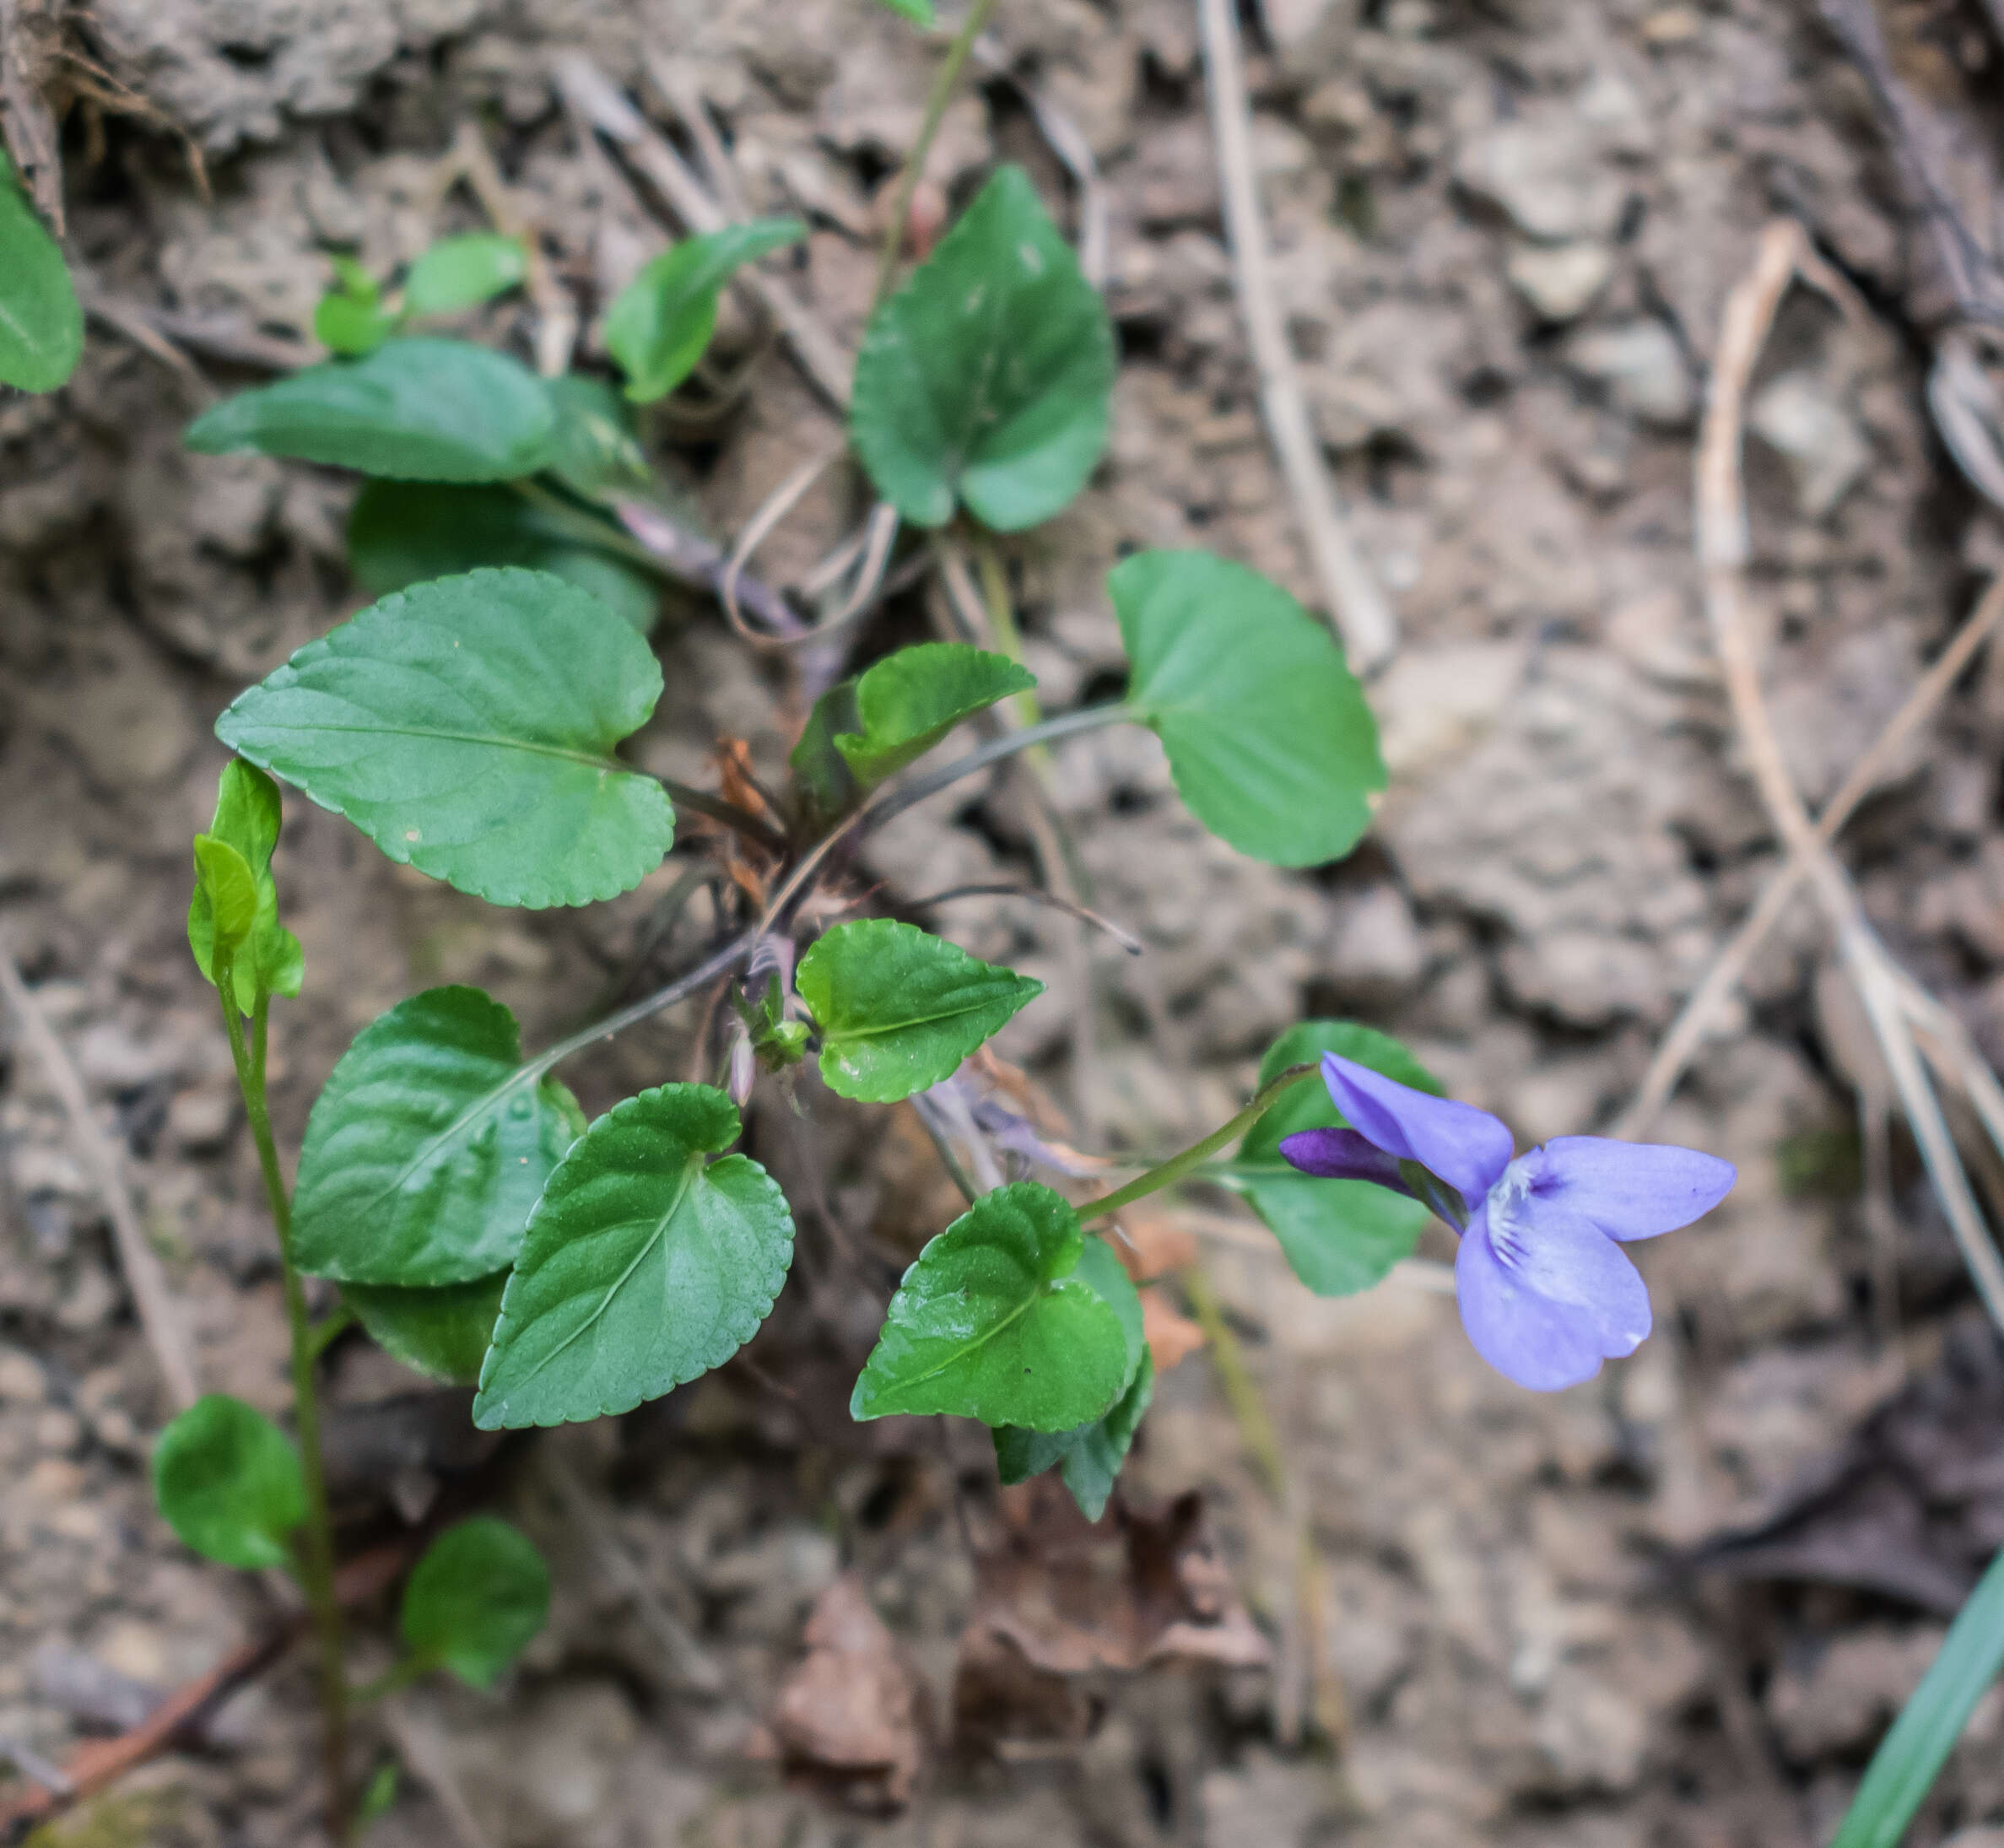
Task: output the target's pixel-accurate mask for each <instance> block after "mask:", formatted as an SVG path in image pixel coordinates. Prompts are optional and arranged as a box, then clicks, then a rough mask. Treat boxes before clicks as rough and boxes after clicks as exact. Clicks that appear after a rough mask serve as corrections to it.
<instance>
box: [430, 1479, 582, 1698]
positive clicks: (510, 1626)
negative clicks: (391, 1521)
mask: <svg viewBox="0 0 2004 1848" xmlns="http://www.w3.org/2000/svg"><path fill="white" fill-rule="evenodd" d="M548 1615H549V1568H548V1566H547V1565H545V1564H543V1555H542V1554H540V1553H538V1552H537V1550H536V1548H535V1544H534V1543H533V1542H532V1541H531V1540H530V1538H529V1537H528V1536H527V1534H525V1533H524V1532H522V1531H521V1529H520V1528H519V1527H513V1526H510V1525H509V1524H508V1523H507V1522H506V1521H499V1520H496V1519H495V1518H494V1516H492V1515H475V1516H473V1518H472V1519H471V1520H470V1521H460V1522H459V1523H457V1524H456V1526H451V1527H448V1528H446V1531H445V1532H443V1533H441V1534H440V1536H439V1537H438V1538H437V1539H435V1540H434V1541H433V1542H432V1543H431V1544H430V1545H429V1547H427V1548H425V1549H424V1558H423V1559H419V1561H418V1563H417V1564H416V1565H415V1566H414V1567H413V1569H412V1571H411V1575H410V1577H409V1578H408V1580H407V1581H405V1583H404V1587H403V1604H402V1608H401V1609H400V1610H399V1612H398V1613H397V1628H398V1629H400V1630H401V1631H402V1633H403V1640H404V1645H405V1646H406V1647H407V1648H408V1650H409V1651H410V1652H411V1654H412V1655H413V1656H415V1657H416V1658H417V1659H418V1660H419V1662H424V1663H426V1664H427V1665H429V1667H435V1668H443V1669H446V1671H448V1672H450V1673H452V1674H455V1675H456V1676H458V1678H460V1679H461V1680H462V1681H463V1682H464V1683H466V1684H467V1686H468V1687H469V1688H491V1687H493V1686H494V1683H496V1682H497V1681H499V1680H500V1678H501V1677H502V1675H503V1674H504V1673H505V1672H506V1670H507V1667H508V1665H509V1664H510V1662H513V1661H514V1660H515V1658H516V1656H519V1655H521V1652H522V1651H524V1650H525V1649H527V1647H528V1646H529V1645H530V1643H531V1642H532V1640H534V1638H535V1635H536V1633H537V1630H539V1629H542V1628H543V1619H544V1618H547V1617H548Z"/></svg>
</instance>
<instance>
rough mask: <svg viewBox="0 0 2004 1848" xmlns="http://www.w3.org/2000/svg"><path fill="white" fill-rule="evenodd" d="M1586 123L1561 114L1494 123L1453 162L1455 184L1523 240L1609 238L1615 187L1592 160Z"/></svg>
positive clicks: (1616, 207)
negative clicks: (1499, 216) (1502, 218)
mask: <svg viewBox="0 0 2004 1848" xmlns="http://www.w3.org/2000/svg"><path fill="white" fill-rule="evenodd" d="M1597 151H1598V150H1597V149H1596V147H1595V146H1594V144H1593V138H1592V137H1591V134H1590V132H1588V130H1587V128H1586V126H1585V124H1583V123H1581V122H1579V121H1578V120H1576V119H1575V118H1574V117H1571V116H1555V117H1551V118H1548V119H1544V120H1537V121H1533V120H1530V119H1519V120H1517V121H1514V122H1502V123H1499V125H1498V126H1497V127H1494V128H1492V129H1491V130H1490V131H1489V132H1488V134H1486V135H1483V136H1482V137H1480V138H1478V139H1477V140H1475V141H1472V142H1471V143H1469V144H1468V146H1467V148H1465V149H1463V150H1462V152H1461V158H1460V159H1458V160H1457V161H1456V163H1455V178H1456V180H1457V181H1459V182H1460V183H1461V186H1462V188H1463V189H1464V190H1465V191H1467V192H1471V193H1472V194H1474V195H1475V197H1477V198H1479V199H1483V200H1486V201H1487V202H1488V203H1489V204H1491V205H1494V207H1496V208H1497V209H1498V210H1499V211H1500V212H1502V213H1504V214H1505V215H1506V216H1507V217H1508V218H1509V219H1510V221H1511V223H1512V224H1515V226H1516V227H1517V229H1518V230H1521V232H1523V234H1524V235H1526V237H1530V238H1535V239H1537V240H1538V241H1539V242H1540V243H1544V244H1561V243H1566V242H1569V241H1570V240H1574V239H1578V238H1604V237H1607V236H1610V235H1612V233H1613V230H1614V228H1615V224H1616V223H1617V221H1618V219H1620V217H1621V207H1622V197H1623V189H1622V186H1621V183H1620V181H1618V179H1617V178H1616V177H1615V176H1614V175H1612V173H1609V172H1608V171H1607V170H1606V169H1604V168H1603V167H1602V166H1601V165H1599V164H1598V161H1597V159H1596V154H1597Z"/></svg>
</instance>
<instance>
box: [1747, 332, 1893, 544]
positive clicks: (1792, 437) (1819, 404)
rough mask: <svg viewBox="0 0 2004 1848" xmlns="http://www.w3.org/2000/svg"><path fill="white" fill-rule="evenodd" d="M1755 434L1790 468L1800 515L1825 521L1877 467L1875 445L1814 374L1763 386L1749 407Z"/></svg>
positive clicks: (1801, 373)
mask: <svg viewBox="0 0 2004 1848" xmlns="http://www.w3.org/2000/svg"><path fill="white" fill-rule="evenodd" d="M1747 427H1748V428H1749V429H1750V430H1752V431H1753V434H1754V435H1756V436H1758V437H1759V438H1760V440H1762V441H1763V442H1764V443H1765V444H1767V446H1769V448H1770V449H1772V450H1774V451H1775V453H1776V454H1778V455H1779V456H1780V457H1781V459H1782V460H1783V461H1784V462H1786V463H1787V464H1788V472H1789V474H1790V476H1791V478H1792V479H1793V480H1794V482H1795V488H1796V511H1797V512H1799V513H1800V514H1801V516H1802V517H1803V518H1804V519H1805V520H1821V519H1823V517H1824V516H1826V515H1827V514H1828V513H1829V512H1830V511H1832V510H1833V509H1834V507H1835V506H1836V505H1837V503H1838V502H1839V501H1840V500H1843V499H1844V497H1845V495H1846V494H1849V493H1850V490H1851V489H1853V488H1854V487H1855V486H1856V485H1857V484H1858V483H1859V481H1860V480H1861V479H1862V478H1863V477H1864V474H1865V472H1866V469H1868V468H1869V467H1871V466H1872V446H1871V445H1870V444H1869V443H1868V442H1867V441H1866V439H1865V433H1864V432H1863V431H1862V430H1860V429H1859V427H1858V423H1857V419H1855V418H1854V417H1853V416H1852V415H1851V414H1850V412H1849V411H1847V410H1846V409H1845V408H1844V406H1843V405H1841V404H1839V403H1838V402H1837V400H1836V399H1835V398H1834V397H1833V396H1832V395H1831V393H1830V392H1829V390H1828V387H1827V386H1825V384H1824V383H1823V380H1822V379H1820V378H1819V377H1818V376H1817V375H1816V374H1815V373H1814V372H1813V371H1810V370H1807V369H1803V370H1796V371H1793V372H1784V373H1782V374H1781V375H1780V376H1779V377H1777V378H1774V379H1770V380H1769V381H1768V382H1767V384H1765V385H1764V386H1762V387H1761V389H1760V391H1759V392H1758V395H1757V396H1756V397H1755V398H1754V400H1753V403H1752V404H1750V405H1749V406H1748V407H1747Z"/></svg>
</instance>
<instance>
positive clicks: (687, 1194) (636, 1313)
mask: <svg viewBox="0 0 2004 1848" xmlns="http://www.w3.org/2000/svg"><path fill="white" fill-rule="evenodd" d="M737 1131H738V1121H737V1106H736V1105H733V1104H732V1101H731V1100H730V1099H729V1098H727V1096H725V1094H723V1093H722V1092H721V1091H719V1090H716V1089H712V1088H711V1087H710V1086H709V1085H707V1084H664V1085H662V1086H660V1087H659V1088H658V1089H655V1090H651V1091H643V1092H641V1093H640V1095H639V1096H638V1097H629V1098H628V1099H627V1100H626V1101H625V1102H624V1104H620V1105H616V1106H615V1107H614V1108H613V1110H612V1112H611V1113H610V1114H609V1115H608V1116H602V1117H600V1118H599V1119H598V1121H597V1122H595V1123H594V1124H592V1126H591V1128H590V1129H588V1130H587V1131H586V1132H585V1135H584V1137H583V1138H582V1139H581V1141H580V1142H579V1143H578V1144H577V1146H576V1147H575V1148H573V1149H572V1150H571V1151H570V1154H568V1155H566V1156H565V1157H564V1161H563V1163H562V1164H561V1165H560V1166H559V1168H558V1170H557V1171H556V1172H555V1173H554V1174H553V1175H551V1176H550V1177H549V1182H548V1186H545V1187H544V1189H543V1198H542V1199H541V1201H539V1202H537V1208H536V1212H535V1215H534V1217H533V1218H531V1219H530V1221H529V1232H528V1236H527V1239H525V1240H523V1242H522V1249H521V1256H520V1257H518V1258H517V1259H516V1264H515V1274H514V1275H513V1276H512V1277H511V1278H509V1280H508V1292H507V1294H506V1295H505V1297H504V1298H503V1299H502V1302H501V1319H500V1323H499V1324H498V1325H497V1326H496V1327H495V1329H494V1345H493V1347H492V1348H489V1350H488V1355H487V1364H486V1365H485V1367H484V1368H483V1369H482V1370H481V1375H480V1396H479V1397H478V1398H477V1399H476V1400H475V1401H474V1402H473V1422H474V1424H477V1425H478V1426H479V1427H480V1429H482V1430H484V1431H491V1430H495V1429H503V1428H511V1427H515V1426H520V1425H527V1424H564V1423H565V1422H567V1421H570V1420H574V1419H581V1418H598V1417H602V1416H611V1415H613V1414H615V1413H621V1412H630V1411H631V1410H632V1409H633V1408H634V1407H635V1406H636V1405H638V1404H640V1402H641V1401H642V1400H643V1399H657V1398H659V1397H661V1396H662V1393H664V1392H667V1391H670V1390H671V1389H672V1388H673V1387H675V1386H680V1385H682V1384H683V1382H684V1381H689V1380H693V1379H694V1378H695V1377H696V1376H697V1375H699V1374H702V1373H707V1372H708V1371H709V1370H710V1368H712V1367H715V1366H721V1364H723V1363H724V1362H725V1361H726V1360H727V1359H730V1358H731V1356H732V1354H735V1353H737V1350H738V1349H739V1348H741V1347H743V1345H744V1343H746V1342H748V1340H750V1339H751V1337H752V1335H753V1333H754V1332H755V1331H756V1330H757V1328H758V1327H759V1323H760V1322H762V1321H764V1320H765V1318H766V1316H768V1315H770V1313H771V1311H772V1305H773V1301H774V1299H775V1297H777V1296H778V1294H779V1292H780V1286H781V1283H784V1282H785V1280H786V1267H787V1266H788V1265H789V1264H790V1263H791V1262H792V1259H793V1216H792V1214H791V1213H789V1212H788V1211H787V1209H786V1197H785V1196H784V1195H783V1194H782V1193H781V1191H780V1189H779V1184H778V1183H777V1182H776V1181H774V1180H773V1178H772V1177H771V1175H769V1174H767V1173H766V1171H765V1170H764V1169H763V1168H761V1167H760V1166H759V1164H758V1163H757V1162H755V1161H754V1160H752V1159H750V1158H749V1157H748V1156H745V1155H726V1156H724V1157H723V1159H721V1160H720V1161H708V1160H706V1159H705V1157H706V1156H708V1155H710V1154H716V1153H717V1152H719V1151H721V1150H722V1149H725V1148H729V1147H730V1145H731V1144H732V1143H733V1142H735V1141H736V1140H737Z"/></svg>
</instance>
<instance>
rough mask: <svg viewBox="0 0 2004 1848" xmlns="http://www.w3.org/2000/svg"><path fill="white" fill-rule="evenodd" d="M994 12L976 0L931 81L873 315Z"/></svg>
mask: <svg viewBox="0 0 2004 1848" xmlns="http://www.w3.org/2000/svg"><path fill="white" fill-rule="evenodd" d="M994 11H995V0H974V4H973V5H972V6H970V8H968V9H967V18H966V19H964V20H963V21H962V22H961V26H960V30H959V31H958V32H956V33H955V34H954V35H953V43H952V44H951V45H949V46H948V47H947V61H946V62H945V63H943V64H942V65H941V66H940V67H939V75H938V76H937V77H936V78H933V80H932V95H930V96H928V97H927V98H926V116H925V120H924V121H923V122H921V123H920V124H919V138H918V139H917V140H916V142H914V143H912V148H911V154H910V158H909V159H906V161H905V170H904V171H903V172H902V173H900V174H899V176H898V187H897V191H896V192H894V193H892V195H891V213H890V223H889V225H888V226H887V227H886V229H885V230H884V234H883V251H881V252H880V253H879V254H878V258H877V283H876V286H875V287H874V288H873V289H872V290H871V292H870V312H871V313H872V315H873V314H875V313H876V312H877V311H878V309H879V308H881V307H882V306H883V298H884V297H885V296H886V295H888V294H889V293H890V292H891V278H892V277H893V276H894V274H895V273H897V268H898V252H899V250H900V249H901V248H902V247H903V246H904V243H905V220H906V219H908V218H909V217H910V215H911V196H912V195H913V194H914V193H915V192H917V191H918V189H919V181H921V179H923V178H924V177H925V172H926V155H927V154H931V153H932V143H933V139H934V138H935V137H936V136H937V134H938V133H939V125H940V123H941V122H944V121H945V120H946V113H947V105H948V104H949V103H951V102H952V101H953V87H954V85H955V84H958V83H959V81H960V71H961V68H962V66H964V64H965V63H966V62H967V59H968V54H969V53H970V52H971V51H973V50H974V48H975V40H976V39H978V38H980V35H981V33H982V31H983V30H985V29H986V26H987V24H988V19H989V15H990V14H992V13H993V12H994Z"/></svg>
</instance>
